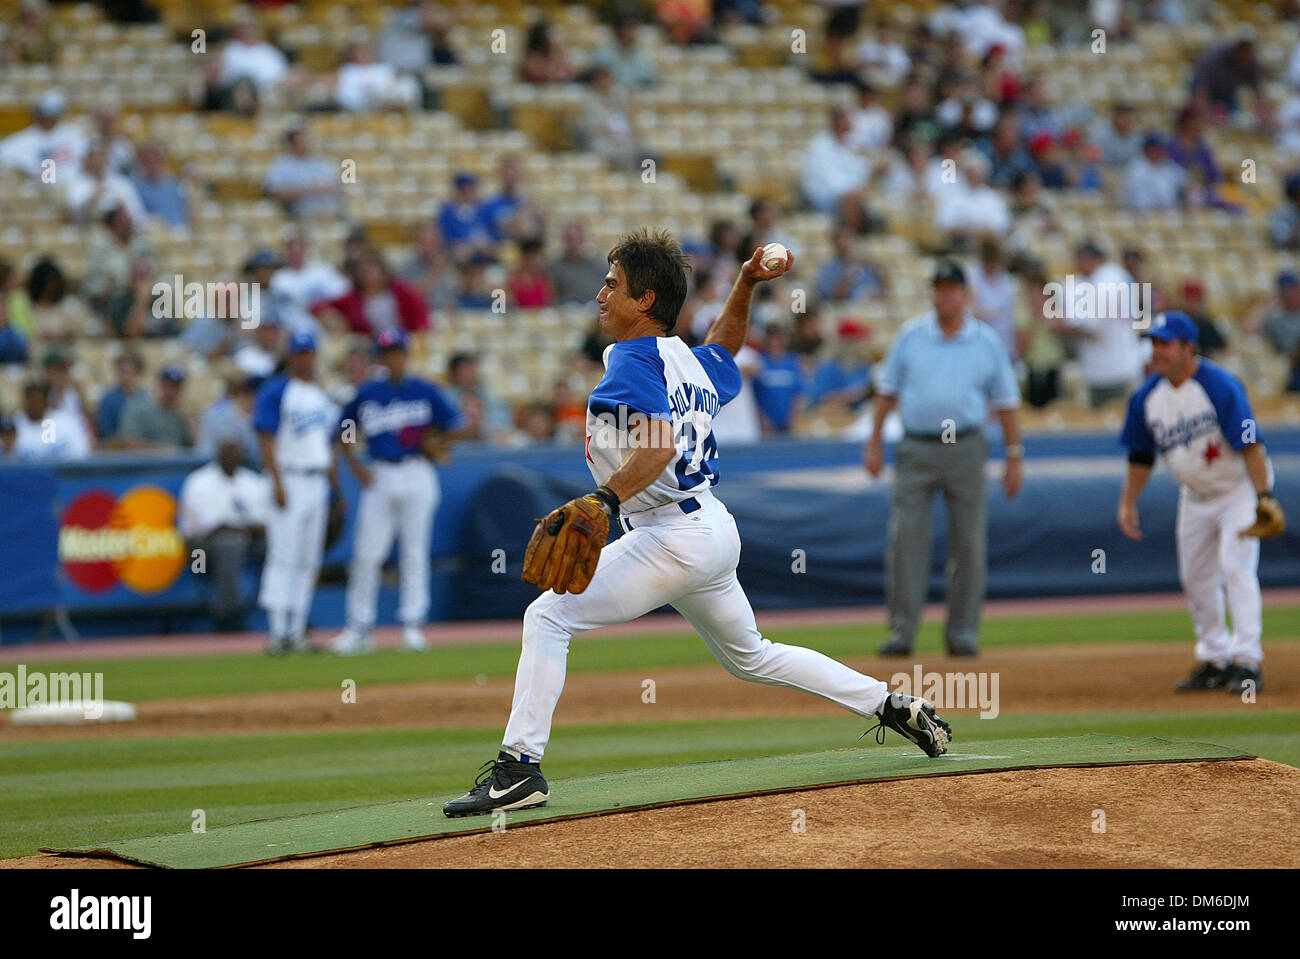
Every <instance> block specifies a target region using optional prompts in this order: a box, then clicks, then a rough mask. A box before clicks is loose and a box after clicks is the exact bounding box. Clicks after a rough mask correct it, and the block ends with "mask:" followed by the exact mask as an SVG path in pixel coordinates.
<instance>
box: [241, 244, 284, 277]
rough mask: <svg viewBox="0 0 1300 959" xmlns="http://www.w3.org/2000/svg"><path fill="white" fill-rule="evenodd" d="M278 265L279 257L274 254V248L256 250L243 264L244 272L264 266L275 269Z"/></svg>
mask: <svg viewBox="0 0 1300 959" xmlns="http://www.w3.org/2000/svg"><path fill="white" fill-rule="evenodd" d="M279 265H280V258H279V257H278V256H276V254H275V251H274V250H266V249H262V250H258V251H256V252H255V253H254V254H253V255H252V256H250V257H249V258H248V262H247V263H245V264H244V272H246V273H250V272H252V271H253V270H260V269H262V268H264V267H270V268H271V269H275V268H276V267H278V266H279Z"/></svg>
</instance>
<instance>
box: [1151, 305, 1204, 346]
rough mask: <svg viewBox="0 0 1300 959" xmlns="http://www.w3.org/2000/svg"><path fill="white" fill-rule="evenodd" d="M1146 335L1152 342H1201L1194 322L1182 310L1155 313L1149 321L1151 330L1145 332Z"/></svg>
mask: <svg viewBox="0 0 1300 959" xmlns="http://www.w3.org/2000/svg"><path fill="white" fill-rule="evenodd" d="M1146 335H1147V336H1149V337H1151V339H1153V340H1164V341H1165V342H1166V343H1167V342H1169V341H1170V340H1186V341H1187V342H1188V343H1199V342H1200V340H1201V333H1200V330H1198V329H1197V327H1196V321H1195V320H1193V319H1192V318H1191V317H1190V316H1188V315H1187V314H1186V313H1184V312H1183V311H1182V310H1166V311H1165V312H1163V313H1157V314H1156V315H1155V317H1154V318H1153V319H1152V320H1151V328H1150V329H1148V330H1147V331H1146Z"/></svg>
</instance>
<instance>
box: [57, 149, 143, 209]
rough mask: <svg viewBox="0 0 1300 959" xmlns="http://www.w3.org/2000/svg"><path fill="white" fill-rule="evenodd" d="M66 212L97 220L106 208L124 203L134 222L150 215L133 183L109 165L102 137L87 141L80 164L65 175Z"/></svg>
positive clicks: (112, 207) (116, 206)
mask: <svg viewBox="0 0 1300 959" xmlns="http://www.w3.org/2000/svg"><path fill="white" fill-rule="evenodd" d="M66 196H67V203H68V212H69V213H70V214H71V215H72V216H73V217H75V218H77V219H81V220H96V219H99V218H101V217H103V215H104V214H105V213H107V212H108V211H109V210H114V209H116V208H118V207H125V209H126V211H127V212H128V213H130V214H131V219H132V220H134V221H135V222H136V223H144V222H146V221H147V220H148V219H149V211H148V210H146V209H145V206H144V201H143V200H141V199H140V192H139V191H138V190H137V189H136V188H135V184H134V183H132V182H131V181H130V180H128V179H127V178H126V177H124V176H122V174H120V173H115V172H113V171H112V170H110V169H109V168H108V150H107V149H106V147H105V144H104V142H103V141H102V140H97V141H95V142H94V143H92V144H91V145H90V148H89V149H88V150H87V151H86V155H85V157H84V158H83V159H82V161H81V168H80V169H79V170H77V171H76V172H75V173H74V174H73V175H72V176H71V177H69V178H68V179H67V194H66Z"/></svg>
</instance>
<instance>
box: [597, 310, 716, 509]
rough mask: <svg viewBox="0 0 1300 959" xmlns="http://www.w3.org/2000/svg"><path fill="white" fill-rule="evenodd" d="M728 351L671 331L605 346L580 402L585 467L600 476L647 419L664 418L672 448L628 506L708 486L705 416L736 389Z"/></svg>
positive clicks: (709, 440)
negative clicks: (597, 376)
mask: <svg viewBox="0 0 1300 959" xmlns="http://www.w3.org/2000/svg"><path fill="white" fill-rule="evenodd" d="M740 387H741V377H740V370H739V369H738V368H737V367H736V360H735V357H733V356H732V355H731V353H730V352H729V351H728V350H727V349H726V348H725V347H722V346H718V345H717V344H711V345H708V346H697V347H695V348H694V349H691V348H690V347H688V346H687V345H686V344H685V343H684V342H683V341H682V340H681V339H680V338H679V337H676V336H643V337H638V338H637V339H633V340H622V341H620V342H618V343H614V344H613V345H611V346H609V347H608V348H606V350H605V375H604V377H602V378H601V381H600V382H599V383H598V384H596V388H595V389H594V390H592V392H591V398H590V399H589V400H588V402H587V467H588V469H590V470H591V475H592V478H593V479H594V480H595V481H596V484H597V485H600V484H602V483H604V482H606V481H607V480H608V479H609V478H610V476H612V475H613V473H614V471H615V470H617V469H618V467H619V466H620V465H621V464H622V462H623V460H624V458H625V457H626V456H627V454H628V452H629V451H630V450H631V449H633V448H634V447H635V446H637V445H645V443H646V441H647V439H648V435H649V434H648V431H647V427H648V426H649V423H648V421H649V420H663V421H666V422H668V423H671V424H672V436H673V443H674V445H675V447H676V451H677V452H676V455H675V456H674V457H673V458H672V460H670V461H669V463H668V465H667V466H666V467H665V468H664V471H663V473H661V474H660V475H659V477H658V478H656V479H655V480H654V481H653V482H652V483H651V484H650V485H649V486H647V487H646V488H645V489H644V490H642V491H641V492H640V493H637V494H636V495H635V496H632V497H629V498H628V500H627V501H626V502H625V503H624V504H623V509H624V510H626V511H627V512H629V513H636V512H639V511H641V510H646V509H653V508H655V507H658V506H666V505H668V504H669V503H674V502H679V501H681V500H684V499H688V498H689V497H691V496H693V495H695V494H696V493H699V492H702V491H704V490H707V489H709V488H710V487H712V486H715V485H716V484H717V482H718V479H719V476H720V474H719V473H718V442H717V439H716V438H715V437H714V435H713V417H714V416H716V415H717V412H718V410H720V409H721V408H722V407H723V406H724V405H725V404H726V403H729V402H731V400H733V399H735V398H736V394H738V393H739V392H740Z"/></svg>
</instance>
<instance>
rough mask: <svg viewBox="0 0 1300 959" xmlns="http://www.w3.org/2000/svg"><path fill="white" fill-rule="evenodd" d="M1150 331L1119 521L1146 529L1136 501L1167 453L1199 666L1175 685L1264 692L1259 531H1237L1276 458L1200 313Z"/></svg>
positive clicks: (1127, 427) (1129, 529)
mask: <svg viewBox="0 0 1300 959" xmlns="http://www.w3.org/2000/svg"><path fill="white" fill-rule="evenodd" d="M1146 335H1147V336H1149V337H1150V338H1151V341H1152V352H1151V365H1152V367H1153V369H1154V370H1155V372H1153V373H1152V374H1151V375H1150V376H1148V377H1147V379H1146V381H1145V382H1143V383H1142V385H1141V386H1140V387H1139V388H1138V390H1137V392H1136V393H1134V394H1133V397H1132V399H1131V400H1130V401H1129V405H1128V419H1127V421H1126V422H1125V423H1124V432H1123V433H1122V434H1121V436H1120V442H1121V444H1122V445H1124V446H1126V447H1127V448H1128V451H1129V457H1128V458H1129V465H1128V476H1127V477H1126V479H1125V481H1124V490H1123V493H1122V494H1121V495H1120V501H1119V513H1118V520H1119V526H1120V529H1121V530H1122V531H1123V532H1124V535H1125V536H1127V537H1129V538H1130V539H1141V538H1142V530H1141V528H1140V527H1139V525H1138V511H1137V500H1138V497H1139V496H1141V495H1142V490H1143V488H1144V487H1145V486H1146V484H1147V480H1148V478H1149V477H1150V476H1151V468H1152V466H1153V464H1154V463H1155V458H1156V455H1157V454H1159V455H1161V456H1163V457H1164V459H1165V463H1166V464H1168V466H1169V470H1170V472H1171V473H1173V477H1174V479H1175V480H1176V481H1177V482H1178V485H1179V487H1180V491H1179V497H1178V520H1177V537H1176V542H1177V547H1178V572H1179V577H1180V579H1181V580H1182V584H1183V591H1184V593H1186V595H1187V603H1188V606H1189V607H1190V609H1191V614H1192V626H1193V629H1194V631H1195V633H1196V659H1197V665H1196V668H1195V669H1194V670H1193V671H1192V674H1191V675H1190V676H1188V677H1187V678H1186V679H1184V680H1182V681H1181V682H1180V683H1178V686H1177V688H1178V689H1180V690H1196V689H1214V688H1218V687H1223V688H1226V689H1228V690H1229V691H1230V692H1234V693H1240V692H1241V691H1242V690H1243V689H1245V688H1246V686H1247V684H1248V683H1253V684H1254V685H1253V688H1254V690H1255V691H1259V690H1260V689H1261V688H1262V686H1261V682H1260V660H1262V659H1263V658H1264V653H1263V650H1262V649H1261V648H1260V630H1261V626H1260V616H1261V603H1260V593H1259V578H1258V576H1257V575H1256V567H1257V566H1258V564H1259V539H1257V538H1256V537H1253V536H1241V535H1239V534H1240V531H1241V530H1243V529H1245V528H1247V527H1249V526H1250V525H1251V523H1252V522H1253V521H1254V519H1255V505H1256V501H1257V499H1258V497H1260V496H1269V495H1271V493H1270V490H1271V489H1272V485H1273V469H1272V465H1271V464H1270V463H1269V460H1268V456H1267V454H1266V453H1265V451H1264V445H1263V443H1262V442H1261V441H1260V439H1259V436H1258V435H1257V430H1256V424H1255V416H1254V414H1253V413H1252V412H1251V409H1250V400H1249V399H1247V397H1246V390H1245V387H1243V386H1242V384H1241V381H1239V380H1238V379H1237V378H1236V377H1235V376H1233V375H1232V374H1231V373H1229V372H1228V371H1227V370H1225V369H1223V368H1222V367H1221V366H1218V365H1217V364H1215V363H1213V362H1211V361H1210V360H1207V359H1205V357H1203V356H1197V354H1196V349H1197V342H1198V334H1197V328H1196V323H1195V322H1194V321H1193V320H1192V318H1191V317H1189V316H1188V315H1187V314H1186V313H1182V312H1178V311H1173V310H1171V311H1168V312H1166V313H1162V314H1159V315H1157V316H1156V317H1154V318H1153V319H1152V321H1151V328H1150V329H1149V330H1148V331H1147V334H1146ZM1225 593H1226V596H1227V608H1228V611H1229V612H1231V613H1232V629H1229V628H1228V626H1227V623H1226V621H1225V618H1224V596H1225Z"/></svg>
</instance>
